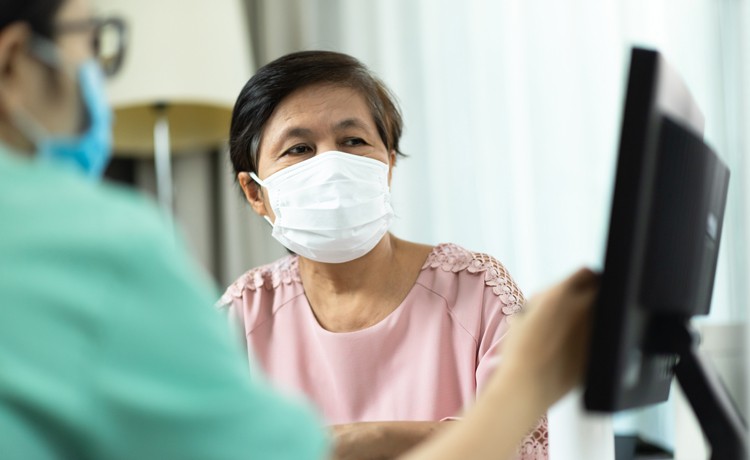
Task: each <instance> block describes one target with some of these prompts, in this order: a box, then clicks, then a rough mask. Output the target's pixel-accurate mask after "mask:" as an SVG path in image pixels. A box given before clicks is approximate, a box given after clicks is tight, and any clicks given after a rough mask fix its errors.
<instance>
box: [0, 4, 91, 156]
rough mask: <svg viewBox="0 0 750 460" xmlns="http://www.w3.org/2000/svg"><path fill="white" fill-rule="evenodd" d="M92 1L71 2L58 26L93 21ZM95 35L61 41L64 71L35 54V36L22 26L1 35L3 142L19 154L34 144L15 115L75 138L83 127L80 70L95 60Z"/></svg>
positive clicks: (0, 120)
mask: <svg viewBox="0 0 750 460" xmlns="http://www.w3.org/2000/svg"><path fill="white" fill-rule="evenodd" d="M91 17H92V16H91V9H90V5H89V1H88V0H65V1H63V2H62V5H61V6H60V9H59V10H58V12H57V15H56V17H55V19H54V24H55V25H58V26H59V25H64V24H69V23H78V22H81V21H86V20H90V19H91ZM91 33H93V31H89V32H85V31H83V32H75V33H64V34H60V35H59V36H58V37H57V38H56V39H55V42H54V44H55V48H56V49H57V51H58V56H59V58H60V59H59V60H60V68H52V69H51V68H50V67H49V65H48V64H45V63H43V62H41V61H40V60H39V59H38V57H36V56H34V54H33V52H32V51H30V50H29V43H30V42H31V40H32V37H33V32H32V31H31V30H30V28H29V27H28V25H26V24H23V23H16V24H13V25H10V26H8V27H6V28H5V29H3V30H2V31H0V67H2V69H3V72H2V73H0V141H3V140H4V141H5V142H6V143H9V144H10V145H13V146H15V147H16V148H17V149H19V150H26V151H30V150H32V149H33V145H32V144H31V139H26V138H25V136H24V135H23V134H22V133H20V131H18V129H17V128H16V127H15V123H14V119H13V114H14V113H16V112H22V113H24V114H26V115H27V116H31V117H32V118H33V119H34V120H36V121H37V122H38V123H39V124H40V125H42V127H43V128H44V129H45V130H46V131H47V132H49V133H53V134H61V135H72V134H75V133H77V132H80V130H81V129H82V125H83V122H84V120H83V117H82V113H83V112H82V104H81V98H80V95H79V90H78V75H77V70H78V67H79V66H80V64H81V63H82V62H83V61H84V60H85V59H87V58H89V57H91V55H92V50H91V43H92V37H91Z"/></svg>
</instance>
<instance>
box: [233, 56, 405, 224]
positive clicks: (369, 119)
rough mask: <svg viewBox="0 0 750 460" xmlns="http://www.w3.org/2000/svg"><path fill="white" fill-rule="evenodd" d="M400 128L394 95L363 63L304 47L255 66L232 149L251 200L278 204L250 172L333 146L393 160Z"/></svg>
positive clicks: (265, 172)
mask: <svg viewBox="0 0 750 460" xmlns="http://www.w3.org/2000/svg"><path fill="white" fill-rule="evenodd" d="M402 130H403V122H402V119H401V113H400V110H399V108H398V105H397V103H396V101H395V98H394V96H393V95H392V94H391V92H390V91H389V90H388V88H387V87H386V86H385V84H384V83H383V82H382V81H381V80H380V79H379V78H377V77H376V76H375V75H374V74H373V73H372V72H371V71H370V70H369V69H368V68H367V67H365V65H364V64H362V63H361V62H359V61H358V60H357V59H355V58H353V57H351V56H348V55H346V54H341V53H335V52H328V51H304V52H298V53H292V54H289V55H286V56H283V57H281V58H279V59H277V60H275V61H273V62H271V63H269V64H267V65H265V66H264V67H262V68H261V69H259V70H258V72H257V73H256V74H255V75H254V76H253V77H252V78H251V79H250V81H248V83H247V84H246V85H245V87H244V88H243V89H242V92H241V93H240V95H239V97H238V99H237V102H236V104H235V107H234V113H233V115H232V125H231V131H230V155H231V160H232V164H233V167H234V171H235V174H236V177H237V180H238V182H239V183H240V186H241V187H242V189H243V191H244V193H245V196H246V198H247V200H248V202H249V203H250V204H251V205H252V206H253V209H254V210H255V211H256V212H257V213H258V214H260V215H262V216H269V217H270V218H271V219H272V220H274V216H273V212H272V210H271V209H270V206H268V202H267V197H265V196H264V195H263V193H262V191H261V189H260V187H258V186H257V184H256V183H255V182H254V181H253V180H252V179H251V178H250V176H249V174H248V173H249V172H253V173H256V174H257V175H258V176H259V177H260V178H261V179H265V178H266V177H268V176H270V175H271V174H273V173H275V172H278V171H280V170H281V169H284V168H286V167H288V166H291V165H293V164H296V163H299V162H300V161H304V160H305V159H308V158H311V157H313V156H315V155H316V154H320V153H324V152H327V151H331V150H336V151H342V152H346V153H351V154H355V155H362V156H367V157H370V158H373V159H376V160H379V161H382V162H384V163H386V164H388V165H389V166H390V167H392V166H393V165H394V164H395V160H396V155H398V154H400V153H401V152H400V151H399V141H400V138H401V133H402Z"/></svg>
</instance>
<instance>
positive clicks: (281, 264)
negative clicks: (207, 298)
mask: <svg viewBox="0 0 750 460" xmlns="http://www.w3.org/2000/svg"><path fill="white" fill-rule="evenodd" d="M298 260H299V259H298V257H297V256H291V255H290V256H286V257H283V258H281V259H279V260H277V261H276V262H272V263H270V264H268V265H262V266H260V267H256V268H253V269H252V270H250V271H248V272H246V273H245V274H244V275H242V276H240V277H239V278H238V279H237V281H235V282H234V283H232V284H231V285H230V286H229V287H228V288H227V290H226V291H225V292H224V295H222V296H221V298H220V299H219V301H218V302H216V307H217V308H220V307H223V306H225V305H228V304H230V303H232V301H233V300H234V299H239V298H242V292H243V291H244V290H245V289H249V290H251V291H256V290H260V289H265V290H268V291H271V290H273V289H276V288H278V287H279V286H280V285H281V284H282V283H283V284H292V283H301V282H302V281H301V280H300V277H299V265H298Z"/></svg>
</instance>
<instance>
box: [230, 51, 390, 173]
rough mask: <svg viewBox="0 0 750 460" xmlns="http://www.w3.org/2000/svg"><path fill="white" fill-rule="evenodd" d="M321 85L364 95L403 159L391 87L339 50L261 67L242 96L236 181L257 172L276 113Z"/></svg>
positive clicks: (234, 144) (236, 115)
mask: <svg viewBox="0 0 750 460" xmlns="http://www.w3.org/2000/svg"><path fill="white" fill-rule="evenodd" d="M316 84H334V85H341V86H346V87H350V88H353V89H354V90H356V91H359V92H361V93H362V95H363V96H364V97H365V99H366V101H367V104H368V105H369V108H370V112H371V113H372V117H373V119H374V120H375V125H376V126H377V129H378V134H379V135H380V138H381V140H382V141H383V144H385V146H386V148H387V149H388V150H389V151H391V150H394V151H395V152H396V153H398V154H399V155H403V153H402V152H401V151H400V149H399V140H400V139H401V133H402V131H403V120H402V117H401V110H400V109H399V107H398V103H397V102H396V98H395V96H394V95H393V93H392V92H391V91H390V90H389V89H388V87H386V86H385V84H384V83H383V82H382V81H381V80H380V79H379V78H378V77H377V76H375V74H373V73H372V72H371V71H370V69H368V68H367V67H366V66H365V65H364V64H363V63H361V62H360V61H359V60H357V59H355V58H353V57H352V56H349V55H346V54H343V53H336V52H333V51H300V52H296V53H292V54H287V55H286V56H282V57H280V58H278V59H276V60H275V61H273V62H271V63H269V64H266V65H265V66H263V67H261V68H260V69H259V70H258V72H257V73H256V74H255V75H254V76H253V77H252V78H251V79H250V80H249V81H248V82H247V84H246V85H245V87H244V88H242V92H240V95H239V97H238V98H237V102H236V103H235V105H234V112H233V113H232V125H231V128H230V132H229V155H230V157H231V160H232V166H233V167H234V171H235V177H236V176H237V174H239V173H240V172H250V171H252V172H255V173H257V172H258V171H257V168H258V154H259V152H258V150H259V148H260V141H261V136H262V134H263V128H264V127H265V125H266V123H267V122H268V119H269V118H270V117H271V114H272V113H273V111H274V110H275V109H276V107H277V106H278V105H279V103H281V101H282V100H283V99H284V98H286V97H287V96H289V95H290V94H291V93H292V92H294V91H296V90H298V89H300V88H304V87H306V86H311V85H316Z"/></svg>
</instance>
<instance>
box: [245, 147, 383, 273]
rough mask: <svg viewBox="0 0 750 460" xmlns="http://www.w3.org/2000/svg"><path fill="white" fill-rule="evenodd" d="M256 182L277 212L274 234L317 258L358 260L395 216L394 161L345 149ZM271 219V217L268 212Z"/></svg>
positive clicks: (319, 156)
mask: <svg viewBox="0 0 750 460" xmlns="http://www.w3.org/2000/svg"><path fill="white" fill-rule="evenodd" d="M250 177H252V178H253V180H254V181H255V182H257V183H258V184H260V185H262V186H263V187H265V188H266V189H267V191H268V200H269V202H270V204H271V209H273V212H274V214H275V215H276V221H275V222H273V223H272V225H273V237H274V238H276V239H277V240H278V241H279V242H280V243H281V244H283V245H284V246H285V247H287V248H288V249H289V250H291V251H293V252H295V253H297V254H299V255H300V256H302V257H306V258H308V259H311V260H315V261H317V262H325V263H342V262H349V261H351V260H354V259H358V258H360V257H362V256H363V255H365V254H367V253H368V252H370V251H371V250H372V248H374V247H375V245H376V244H378V242H379V241H380V239H381V238H382V237H383V235H385V233H386V232H387V231H388V228H389V227H390V225H391V220H392V219H393V209H392V208H391V195H390V191H389V188H388V165H386V164H385V163H383V162H380V161H378V160H373V159H371V158H366V157H361V156H358V155H354V154H351V153H344V152H335V151H334V152H325V153H321V154H319V155H316V156H314V157H312V158H310V159H309V160H305V161H302V162H300V163H297V164H295V165H293V166H289V167H288V168H285V169H282V170H281V171H279V172H277V173H274V174H272V175H270V176H269V177H267V178H266V179H265V180H263V181H261V180H260V179H259V178H258V176H257V175H255V174H254V173H250ZM266 220H268V221H269V222H270V219H268V216H266Z"/></svg>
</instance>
